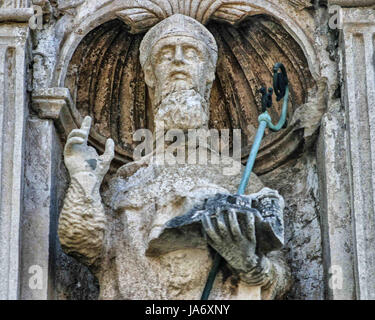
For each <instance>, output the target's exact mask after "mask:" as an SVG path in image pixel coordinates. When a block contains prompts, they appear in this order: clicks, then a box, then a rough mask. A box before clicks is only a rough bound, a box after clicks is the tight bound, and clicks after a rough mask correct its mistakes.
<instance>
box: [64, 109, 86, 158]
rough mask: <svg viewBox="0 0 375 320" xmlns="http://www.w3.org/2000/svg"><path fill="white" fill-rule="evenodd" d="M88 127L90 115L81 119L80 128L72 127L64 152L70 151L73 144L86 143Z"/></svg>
mask: <svg viewBox="0 0 375 320" xmlns="http://www.w3.org/2000/svg"><path fill="white" fill-rule="evenodd" d="M90 127H91V117H89V116H87V117H85V119H84V120H83V121H82V126H81V128H80V129H74V130H72V131H71V132H70V134H69V136H68V140H67V142H66V145H65V152H70V151H71V149H72V147H73V146H74V145H77V144H84V143H87V138H88V135H89V132H90Z"/></svg>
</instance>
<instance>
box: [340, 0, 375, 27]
mask: <svg viewBox="0 0 375 320" xmlns="http://www.w3.org/2000/svg"><path fill="white" fill-rule="evenodd" d="M374 3H375V0H374ZM341 11H342V22H343V24H344V25H345V24H351V25H360V24H369V25H375V10H373V9H370V8H346V9H342V10H341Z"/></svg>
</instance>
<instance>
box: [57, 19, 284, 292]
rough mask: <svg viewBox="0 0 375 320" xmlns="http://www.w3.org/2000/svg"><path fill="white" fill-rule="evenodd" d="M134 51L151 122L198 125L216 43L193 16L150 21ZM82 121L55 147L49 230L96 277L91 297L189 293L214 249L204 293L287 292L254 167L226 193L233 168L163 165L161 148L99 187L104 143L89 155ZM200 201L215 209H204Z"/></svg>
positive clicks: (202, 123) (265, 192)
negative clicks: (54, 220) (57, 208)
mask: <svg viewBox="0 0 375 320" xmlns="http://www.w3.org/2000/svg"><path fill="white" fill-rule="evenodd" d="M140 61H141V65H142V68H143V70H144V75H145V80H146V84H147V86H148V90H149V96H150V98H151V102H152V107H153V115H154V123H155V128H156V127H157V126H158V125H161V124H163V125H164V130H165V131H166V130H169V129H176V128H177V129H181V130H183V131H184V132H186V131H187V130H188V129H200V128H207V127H208V120H209V109H208V108H209V96H210V90H211V86H212V83H213V81H214V77H215V67H216V61H217V46H216V42H215V39H214V37H213V36H212V35H211V34H210V32H209V31H208V30H207V29H206V28H205V27H204V26H203V25H202V24H200V23H199V22H197V21H196V20H194V19H192V18H190V17H187V16H184V15H180V14H176V15H173V16H171V17H169V18H167V19H165V20H163V21H161V22H159V23H158V24H157V25H155V26H154V27H153V28H151V29H150V30H149V31H148V32H147V34H146V35H145V37H144V39H143V41H142V43H141V47H140ZM90 125H91V118H90V117H86V118H85V119H84V121H83V123H82V126H81V128H80V129H75V130H73V131H72V132H71V133H70V135H69V137H68V140H67V143H66V146H65V150H64V157H65V164H66V167H67V168H68V171H69V174H70V178H71V182H70V186H69V189H68V191H67V195H66V198H65V202H64V206H63V209H62V212H61V215H60V220H59V237H60V241H61V245H62V248H63V249H64V251H65V252H66V253H68V254H70V255H72V256H74V257H75V258H77V259H78V260H79V261H81V262H82V263H84V264H86V265H87V266H88V267H89V268H90V269H91V270H92V272H93V273H94V274H95V275H96V276H97V278H98V280H99V283H100V298H101V299H199V298H200V295H201V293H202V290H203V287H204V285H205V282H206V279H207V275H208V273H209V270H210V268H211V265H212V259H213V255H214V253H215V251H217V252H218V253H219V254H220V255H221V256H222V257H223V258H224V259H225V262H226V264H225V265H223V266H222V267H221V271H220V272H219V274H218V276H217V278H216V281H215V283H214V286H213V290H212V293H211V295H210V299H261V298H262V299H274V298H278V297H281V296H282V295H283V294H284V293H285V292H286V291H287V290H288V288H289V286H290V272H289V268H288V267H287V265H286V263H285V261H284V258H283V255H282V253H281V251H280V250H274V249H275V248H274V247H272V240H270V239H271V238H272V237H273V238H272V239H278V238H282V237H283V236H282V235H280V234H281V233H282V232H283V222H282V220H283V216H282V211H283V208H284V202H283V199H282V197H281V196H280V195H279V194H278V193H277V191H274V190H271V189H268V188H263V187H264V186H263V184H262V182H261V181H260V179H259V178H257V177H256V176H255V175H254V174H252V177H251V179H252V182H251V184H250V185H249V187H248V188H247V196H242V197H241V196H234V195H233V194H235V193H236V189H237V186H238V184H239V181H240V178H241V173H240V172H238V173H237V174H236V175H232V176H228V175H224V174H223V166H224V164H223V163H222V162H220V164H213V163H209V164H207V165H203V164H186V163H185V164H161V163H158V162H157V161H155V158H157V155H158V154H160V153H163V152H164V149H162V150H160V149H159V150H156V151H155V152H154V153H153V154H151V156H150V155H147V156H145V157H144V158H142V159H141V160H139V161H135V162H133V163H130V164H127V165H125V166H123V167H121V168H120V169H119V170H118V172H117V173H116V175H115V176H114V177H113V178H112V179H111V180H110V181H109V183H108V187H106V188H103V191H102V192H101V193H102V195H101V193H100V187H101V183H102V180H103V177H104V176H105V174H106V173H107V171H108V169H109V166H110V162H111V160H112V159H113V157H114V143H113V141H112V140H111V139H108V140H107V143H106V149H105V152H104V154H103V155H101V156H98V154H97V152H96V151H95V149H94V148H92V147H89V146H88V145H87V139H88V135H89V131H90ZM199 148H206V149H207V150H208V152H209V153H212V152H214V151H213V150H211V148H210V146H205V145H199V146H198V149H199ZM232 195H233V196H232ZM102 197H103V201H102ZM210 203H211V206H212V208H214V209H213V211H214V212H212V210H211V212H208V211H207V210H206V211H205V208H206V207H207V206H208V204H210ZM205 206H206V207H205ZM275 208H276V209H275ZM194 210H195V211H194ZM189 212H190V216H189ZM191 212H200V215H198V219H197V218H196V217H197V215H196V214H193V215H192V214H191ZM181 217H186V219H185V220H184V219H182V220H184V221H183V222H182V223H180V225H178V223H176V219H177V220H178V219H180V220H181ZM194 217H195V220H194V219H193V218H194ZM189 219H190V220H189ZM193 220H194V221H193ZM173 221H174V222H173ZM267 221H268V222H267ZM180 222H181V221H180ZM262 226H263V227H264V226H265V227H264V228H262ZM179 228H180V229H179ZM184 228H185V229H184ZM212 248H213V249H212Z"/></svg>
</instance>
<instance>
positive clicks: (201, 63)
mask: <svg viewBox="0 0 375 320" xmlns="http://www.w3.org/2000/svg"><path fill="white" fill-rule="evenodd" d="M151 68H152V71H153V75H154V78H155V88H154V89H155V98H156V99H157V100H159V101H160V100H162V99H163V98H165V97H166V96H167V95H168V94H170V93H173V92H179V91H182V90H195V91H196V92H198V93H199V94H200V95H201V96H204V95H205V91H206V88H207V83H208V82H209V79H210V78H212V66H211V64H210V62H209V58H208V52H207V49H206V47H205V45H204V44H203V43H202V42H200V41H198V40H196V39H194V38H191V37H188V36H170V37H167V38H164V39H161V40H159V41H158V42H157V43H156V44H155V46H154V47H153V49H152V56H151ZM211 82H212V79H211ZM159 101H158V102H159Z"/></svg>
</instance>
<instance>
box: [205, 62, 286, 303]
mask: <svg viewBox="0 0 375 320" xmlns="http://www.w3.org/2000/svg"><path fill="white" fill-rule="evenodd" d="M279 70H281V72H279ZM273 91H274V92H275V94H276V100H277V101H280V100H281V99H284V100H283V107H282V111H281V117H280V120H279V122H278V123H277V124H276V125H273V123H272V119H271V117H270V115H269V114H268V112H267V108H269V107H271V105H272V93H273ZM261 92H262V93H263V97H262V111H263V113H261V114H260V115H259V117H258V122H259V127H258V131H257V133H256V136H255V139H254V143H253V146H252V148H251V152H250V155H249V159H248V160H247V164H246V168H245V172H244V173H243V176H242V179H241V182H240V185H239V187H238V191H237V194H238V195H242V194H244V192H245V190H246V187H247V185H248V184H249V180H250V175H251V172H252V171H253V167H254V163H255V159H256V156H257V154H258V151H259V147H260V144H261V142H262V139H263V136H264V131H265V130H266V128H267V127H268V128H269V129H270V130H272V131H274V132H276V131H279V130H281V128H283V127H285V126H286V115H287V111H288V98H289V84H288V76H287V73H286V69H285V67H284V65H283V64H282V63H276V64H275V66H274V67H273V90H272V88H269V89H268V93H266V89H265V88H262V89H261ZM221 261H222V257H221V256H220V255H219V254H218V253H216V254H215V258H214V261H213V265H212V268H211V270H210V273H209V274H208V278H207V281H206V285H205V287H204V290H203V293H202V297H201V300H207V299H208V297H209V295H210V292H211V289H212V286H213V283H214V281H215V278H216V275H217V273H218V271H219V266H220V263H221Z"/></svg>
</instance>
